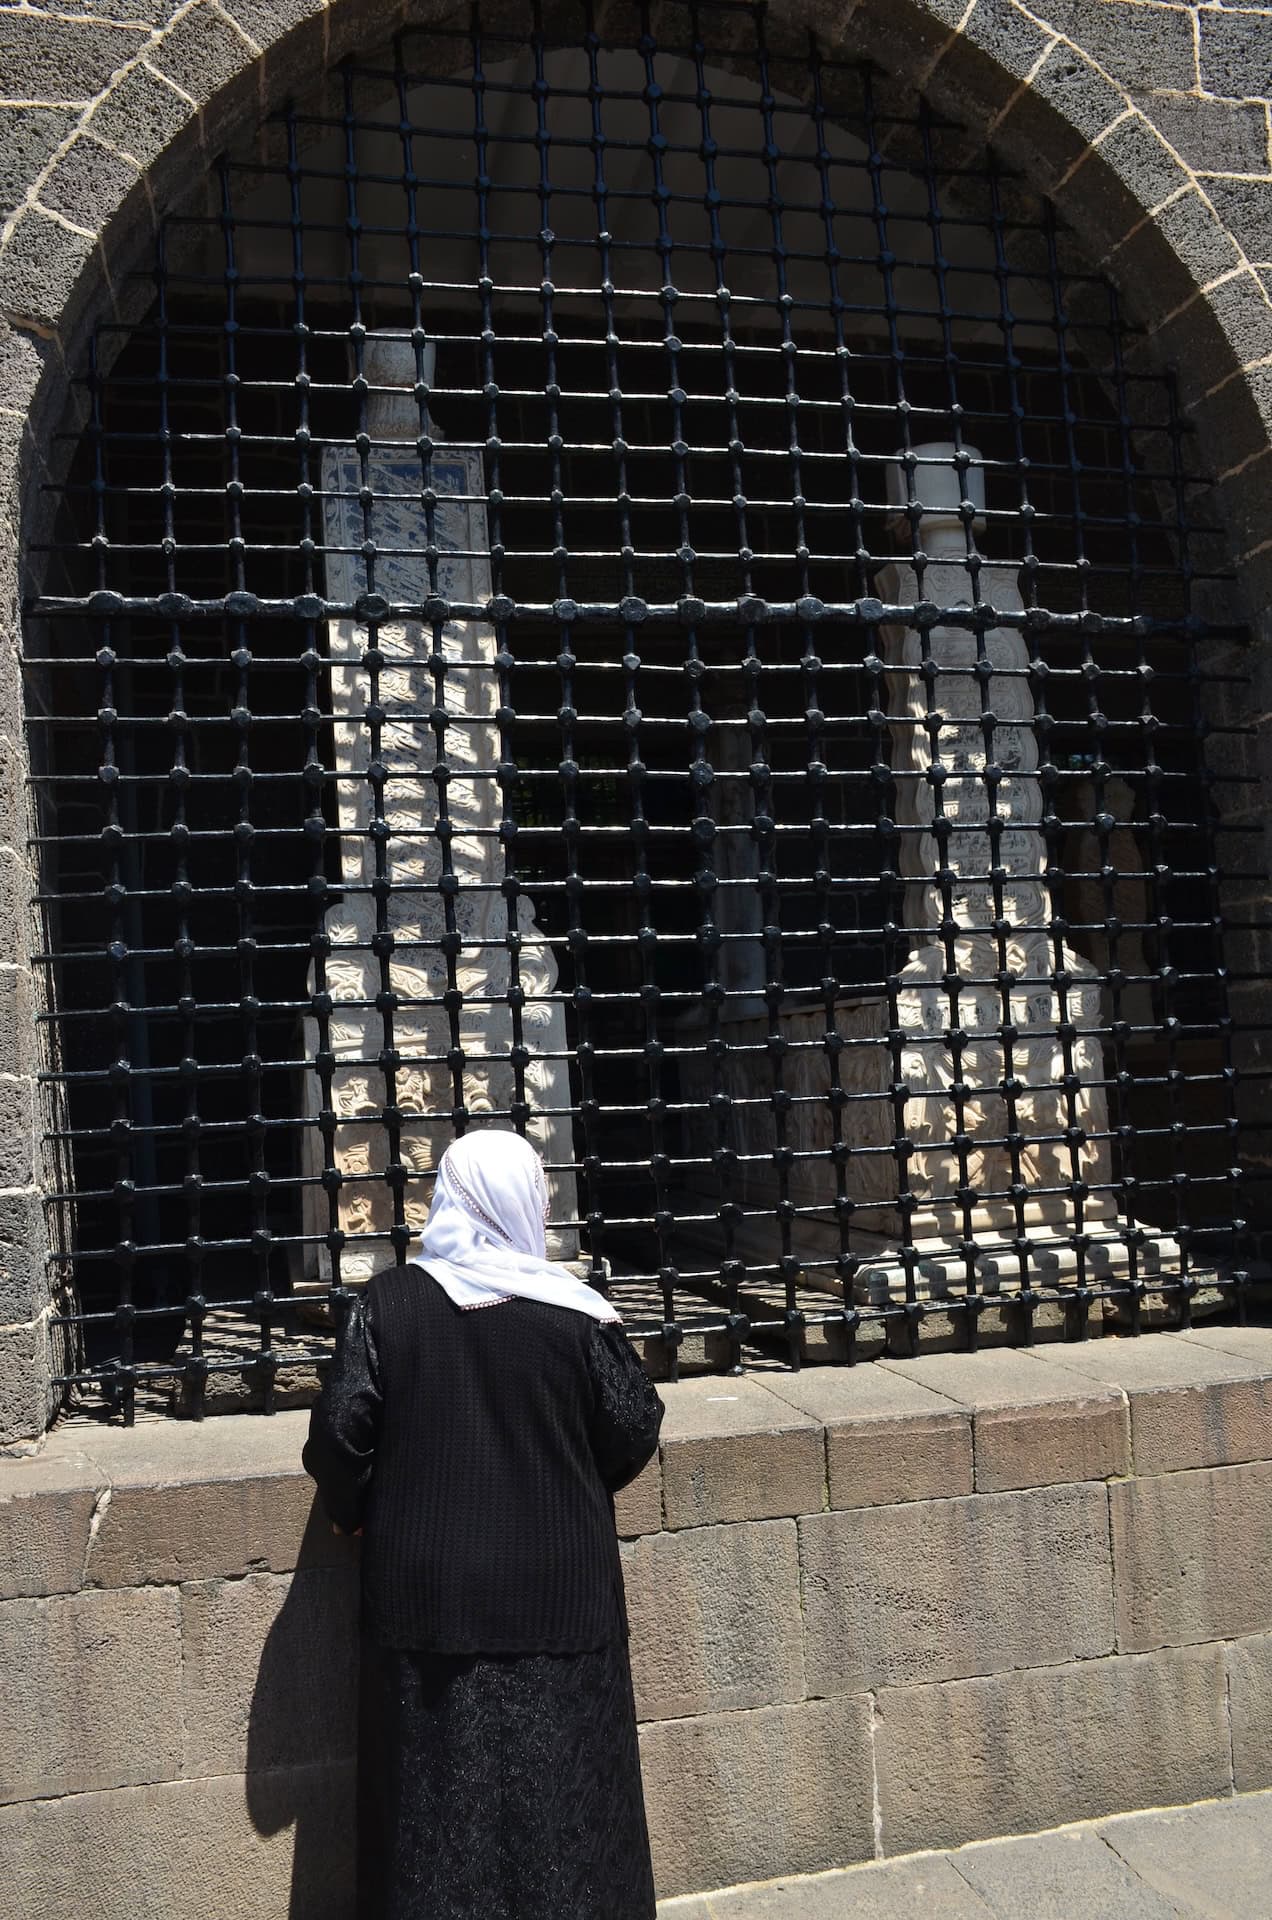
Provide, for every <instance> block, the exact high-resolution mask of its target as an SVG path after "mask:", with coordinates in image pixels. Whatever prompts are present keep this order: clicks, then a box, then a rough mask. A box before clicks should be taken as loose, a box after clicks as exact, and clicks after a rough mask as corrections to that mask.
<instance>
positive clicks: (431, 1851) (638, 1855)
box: [358, 1640, 654, 1920]
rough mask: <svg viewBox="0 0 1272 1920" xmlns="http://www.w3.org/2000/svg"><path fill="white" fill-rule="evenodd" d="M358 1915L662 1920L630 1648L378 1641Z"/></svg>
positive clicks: (361, 1814)
mask: <svg viewBox="0 0 1272 1920" xmlns="http://www.w3.org/2000/svg"><path fill="white" fill-rule="evenodd" d="M360 1699H361V1704H360V1724H359V1742H358V1920H478V1916H480V1920H653V1914H654V1883H653V1874H652V1871H651V1868H650V1861H649V1835H648V1833H647V1831H646V1827H645V1806H644V1799H643V1796H642V1793H641V1781H640V1758H639V1755H638V1752H637V1746H636V1710H635V1706H634V1703H633V1700H632V1682H631V1669H630V1667H629V1664H628V1659H627V1649H626V1647H625V1646H622V1645H615V1646H610V1647H604V1648H602V1649H601V1650H600V1651H598V1652H595V1653H569V1654H552V1653H535V1654H520V1655H507V1656H497V1657H486V1656H472V1655H468V1656H459V1655H451V1654H436V1653H404V1652H398V1651H395V1650H394V1649H393V1648H389V1647H381V1646H378V1645H375V1644H373V1643H372V1642H370V1641H366V1640H364V1642H363V1649H362V1686H361V1696H360Z"/></svg>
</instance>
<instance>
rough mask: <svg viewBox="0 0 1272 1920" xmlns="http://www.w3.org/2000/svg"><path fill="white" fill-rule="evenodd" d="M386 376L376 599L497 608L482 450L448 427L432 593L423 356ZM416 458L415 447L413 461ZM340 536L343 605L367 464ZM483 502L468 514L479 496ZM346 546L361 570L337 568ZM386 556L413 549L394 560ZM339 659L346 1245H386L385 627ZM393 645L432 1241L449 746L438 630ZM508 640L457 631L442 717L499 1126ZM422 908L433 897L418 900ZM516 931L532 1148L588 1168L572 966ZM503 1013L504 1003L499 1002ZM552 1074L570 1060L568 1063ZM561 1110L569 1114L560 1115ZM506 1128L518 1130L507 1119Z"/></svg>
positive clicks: (480, 1065)
mask: <svg viewBox="0 0 1272 1920" xmlns="http://www.w3.org/2000/svg"><path fill="white" fill-rule="evenodd" d="M364 368H365V372H366V377H367V379H368V380H369V382H370V383H371V385H372V386H373V387H378V388H381V389H384V388H389V389H396V391H388V392H385V391H380V392H373V393H372V394H371V395H370V396H369V398H368V401H367V431H368V432H369V434H370V436H371V438H372V441H373V443H374V444H373V447H372V451H371V453H370V456H369V465H370V482H371V486H372V489H373V491H374V495H375V500H374V507H373V521H372V536H373V538H374V540H375V542H376V546H377V549H378V557H377V561H376V568H375V590H376V591H377V592H378V593H381V594H383V595H384V596H385V598H386V599H388V600H391V601H399V602H402V601H405V602H419V601H423V600H424V599H426V598H427V597H428V595H429V593H430V591H434V590H435V591H437V592H439V593H441V594H442V595H443V596H445V597H446V598H448V599H451V600H458V601H468V602H473V603H477V604H481V603H482V602H484V601H486V600H488V599H489V597H490V591H491V586H490V563H489V560H488V559H487V558H486V552H487V548H488V544H489V541H488V535H487V530H486V511H485V506H484V504H483V496H484V493H485V479H484V474H483V464H482V458H481V455H480V453H479V452H477V451H476V450H468V449H463V448H451V447H448V446H446V445H445V444H444V443H443V441H442V435H441V434H440V433H439V431H438V429H437V426H436V423H433V424H432V427H431V431H432V436H433V439H434V440H435V441H436V442H438V443H439V444H438V449H437V451H436V453H435V454H434V455H433V457H432V461H431V470H430V480H431V484H432V486H433V487H434V488H435V489H436V492H437V494H438V495H439V499H438V503H437V506H436V508H435V510H434V523H433V537H434V542H435V544H436V546H437V547H438V548H440V549H441V550H442V551H441V557H440V560H439V562H438V570H437V582H436V588H435V589H434V588H433V586H432V585H431V583H430V573H429V565H428V560H427V557H426V555H425V552H424V548H425V545H426V541H427V519H426V513H425V507H424V504H423V501H422V500H421V497H420V496H421V490H422V483H423V476H422V471H421V466H420V459H419V455H418V452H417V450H416V446H415V442H416V439H417V436H418V434H419V430H420V427H419V409H418V406H417V403H416V400H415V398H414V386H415V379H416V362H415V351H414V348H413V346H412V344H411V341H410V339H409V338H408V337H405V336H402V335H393V334H372V335H371V336H370V337H369V338H368V341H367V345H366V348H365V354H364ZM396 443H401V444H400V446H399V445H398V444H396ZM322 482H323V491H324V494H325V496H326V499H325V526H326V538H327V543H328V553H327V562H326V565H327V594H328V597H329V598H330V599H333V600H350V601H352V600H356V599H357V598H358V596H359V595H360V594H361V593H363V592H364V591H365V587H366V575H365V570H364V563H363V561H362V559H361V557H360V554H359V552H358V549H359V548H360V547H361V544H362V541H363V539H364V537H365V528H364V521H363V513H362V507H361V504H360V502H359V500H358V497H357V496H358V490H359V488H360V487H361V486H362V485H363V472H362V464H361V461H360V458H359V455H358V453H357V451H356V449H354V448H351V447H339V446H336V447H329V448H327V449H326V450H325V451H324V454H323V460H322ZM465 495H467V496H469V497H468V498H467V499H465V498H463V497H462V496H465ZM336 547H341V548H345V549H353V551H352V552H349V551H345V552H337V551H333V550H332V549H334V548H336ZM386 549H398V550H399V551H397V552H392V553H390V552H386ZM328 644H329V650H330V658H331V668H330V684H331V713H332V725H333V732H334V736H335V770H336V773H337V775H338V787H337V793H338V802H337V804H338V816H339V827H340V834H341V840H340V848H341V859H340V875H341V881H342V882H343V884H344V885H345V886H346V887H348V888H350V889H359V890H357V891H352V890H351V891H349V892H347V893H346V894H345V895H344V898H343V899H342V900H341V902H340V903H339V904H338V905H336V906H334V907H332V908H331V909H330V910H329V911H328V914H327V917H326V929H327V932H328V933H329V934H330V935H331V939H332V942H333V949H332V953H331V956H330V958H329V959H328V961H327V965H326V983H327V988H328V991H329V992H330V993H331V995H332V997H333V1000H334V1002H335V1005H334V1008H333V1011H332V1013H331V1016H330V1029H329V1031H330V1045H331V1048H332V1050H333V1051H334V1053H335V1056H336V1062H337V1065H336V1069H335V1074H334V1081H333V1092H332V1102H333V1106H334V1108H335V1111H336V1113H337V1115H338V1126H337V1132H336V1141H335V1160H336V1164H337V1166H338V1167H339V1168H340V1170H341V1171H342V1173H344V1174H345V1175H346V1176H349V1177H350V1178H349V1179H348V1180H347V1181H346V1184H345V1186H344V1187H343V1189H342V1191H341V1194H340V1201H339V1220H340V1225H341V1227H342V1228H343V1229H344V1231H345V1232H346V1233H348V1234H350V1235H353V1236H357V1235H360V1234H366V1233H371V1232H376V1231H383V1230H384V1229H385V1228H387V1227H388V1226H390V1225H391V1224H392V1219H393V1205H392V1195H391V1193H390V1192H389V1189H388V1188H387V1186H385V1185H384V1184H383V1183H382V1182H381V1181H379V1180H376V1179H374V1178H372V1179H365V1178H363V1179H361V1180H359V1179H358V1178H357V1176H360V1175H361V1176H366V1175H375V1174H378V1173H380V1172H382V1171H383V1169H384V1167H385V1164H386V1148H387V1134H386V1132H385V1129H384V1127H383V1126H382V1124H381V1122H380V1110H381V1107H382V1105H383V1102H384V1098H385V1088H384V1076H383V1074H382V1072H381V1071H380V1069H379V1068H378V1067H377V1066H375V1065H371V1064H368V1062H369V1061H372V1060H373V1059H374V1056H375V1055H376V1053H377V1052H378V1051H379V1049H380V1048H381V1047H382V1046H383V1044H384V1025H383V1019H382V1016H381V1014H380V1013H379V1012H378V1011H377V1009H376V1008H375V1006H374V1004H370V1005H368V1004H367V1003H368V1002H373V1001H374V997H375V995H376V993H377V992H378V991H379V989H380V962H379V959H378V958H377V957H376V956H375V955H373V954H372V953H371V952H370V951H368V946H369V942H370V940H371V938H372V936H373V934H374V933H375V931H376V925H377V922H376V903H375V901H374V899H373V897H372V895H371V893H370V891H364V890H361V889H369V886H370V883H371V881H372V880H373V878H374V874H375V852H374V848H373V846H372V843H371V841H370V839H369V838H368V837H367V829H368V827H369V826H370V824H371V822H372V821H373V819H374V818H375V807H374V796H373V789H372V786H371V783H370V781H369V779H368V778H367V777H366V776H367V770H368V766H369V763H370V757H371V755H370V748H371V730H370V726H369V723H368V720H367V707H368V704H369V702H370V698H371V685H372V683H371V676H370V673H369V671H368V669H367V667H366V666H365V665H364V664H363V659H364V655H365V652H366V649H367V646H368V644H369V636H368V631H367V628H366V627H365V626H363V625H361V624H360V623H359V622H357V621H355V620H352V619H342V620H333V621H331V622H330V623H329V626H328ZM376 644H377V646H378V648H379V650H380V652H381V653H382V654H383V655H384V656H386V663H385V665H384V666H383V667H382V668H381V670H380V674H379V684H378V689H377V692H378V698H379V703H380V705H381V706H382V707H383V708H385V709H386V717H385V719H384V721H383V724H382V728H381V739H380V761H381V763H382V764H383V766H384V767H385V768H386V769H387V775H388V777H387V780H386V783H385V788H384V806H383V813H384V819H385V821H386V823H387V825H388V827H389V829H390V838H389V841H388V866H389V871H390V874H391V877H392V880H393V881H394V883H395V886H396V888H397V889H398V890H397V891H395V892H394V893H392V894H391V895H390V897H389V903H388V924H389V927H390V928H391V930H392V932H393V934H394V936H395V938H396V941H397V943H398V945H397V947H396V949H395V951H394V952H393V954H392V957H391V959H390V962H389V972H390V983H391V987H392V990H393V991H394V992H395V993H396V994H398V995H399V996H400V997H401V999H400V1005H399V1009H398V1011H397V1012H396V1013H395V1015H394V1019H393V1028H394V1035H393V1037H394V1044H395V1046H396V1048H397V1049H398V1050H399V1052H400V1053H401V1054H402V1055H403V1056H404V1057H405V1058H404V1064H403V1065H402V1066H401V1067H400V1068H399V1069H398V1071H397V1074H396V1097H397V1102H398V1105H399V1106H400V1107H401V1108H402V1109H403V1111H404V1113H405V1114H406V1115H408V1116H409V1118H408V1119H407V1120H406V1121H405V1123H404V1125H403V1130H402V1159H403V1161H404V1162H405V1163H406V1165H407V1166H408V1167H409V1169H410V1170H411V1172H410V1176H409V1178H408V1185H407V1190H406V1218H407V1223H408V1225H410V1226H412V1227H414V1228H416V1229H417V1230H418V1227H419V1226H420V1224H421V1222H422V1220H423V1218H424V1216H425V1215H426V1214H427V1211H428V1204H429V1199H430V1197H431V1192H432V1182H431V1181H429V1180H426V1179H424V1178H422V1177H418V1176H423V1175H425V1174H426V1173H428V1172H430V1171H431V1170H432V1168H433V1167H434V1166H435V1165H436V1163H437V1160H438V1158H439V1157H440V1155H441V1152H442V1150H443V1149H444V1147H445V1146H446V1144H447V1143H448V1141H449V1140H450V1139H451V1137H452V1126H451V1121H450V1118H449V1114H450V1109H451V1108H452V1106H453V1105H454V1104H455V1092H454V1078H453V1072H452V1068H451V1066H450V1065H449V1064H448V1063H447V1061H446V1058H445V1056H446V1054H447V1052H448V1050H449V1049H450V1047H451V1044H452V1029H451V1018H450V1014H449V1013H448V1012H447V1010H446V1009H445V1008H444V1007H443V1006H442V1004H441V995H442V994H443V992H444V991H445V990H446V988H447V986H448V985H449V978H448V970H447V961H446V958H445V956H444V955H443V954H442V953H441V952H439V951H438V950H437V948H436V946H435V945H434V946H426V947H421V948H412V947H411V946H410V944H409V943H410V942H412V941H428V942H436V941H437V939H438V937H439V935H440V934H441V933H442V932H443V930H444V926H445V914H444V905H443V898H442V894H441V892H440V890H439V884H438V883H439V881H440V880H441V877H442V873H443V861H442V843H441V841H440V840H439V838H438V836H437V831H436V829H437V825H438V788H437V784H436V782H435V781H434V779H433V778H432V774H433V769H434V766H435V764H436V759H437V741H436V734H435V731H434V728H433V726H432V724H431V722H430V719H429V714H430V710H431V709H432V708H433V707H434V706H435V705H436V702H437V685H436V679H435V675H434V672H433V669H432V667H431V665H430V664H429V662H430V656H431V655H432V653H433V629H432V627H431V625H430V624H428V623H421V622H418V621H412V620H404V621H395V622H386V623H385V624H383V625H381V626H380V627H379V628H378V630H377V638H376ZM495 651H496V638H495V632H494V629H493V628H492V627H491V626H490V625H489V624H488V623H487V622H485V621H483V620H474V619H467V620H465V619H456V620H451V621H449V622H448V623H447V625H446V627H445V628H444V630H443V634H442V652H443V654H444V656H445V659H446V662H447V667H448V671H447V672H446V673H445V675H444V677H443V685H442V699H443V702H444V705H445V707H446V711H447V713H448V715H453V716H454V718H453V719H451V720H449V721H448V724H447V727H446V733H445V749H444V750H445V756H446V760H447V762H448V764H449V766H450V768H451V770H452V772H451V779H450V781H449V783H448V786H447V790H446V810H447V816H448V818H449V822H450V827H451V835H452V837H451V842H450V848H451V863H452V868H453V871H454V873H455V875H456V876H457V878H458V881H459V888H458V892H457V894H456V895H455V923H456V926H457V927H458V929H459V931H460V933H461V936H462V940H463V946H462V951H461V953H460V954H459V956H458V959H457V960H456V962H455V984H456V985H457V986H458V987H459V988H460V990H461V991H462V993H463V995H464V1004H463V1006H462V1008H461V1010H460V1012H459V1037H460V1045H461V1047H462V1048H463V1051H464V1055H465V1064H464V1067H463V1101H464V1104H465V1106H466V1107H467V1109H468V1111H469V1112H470V1113H471V1114H473V1115H474V1116H476V1117H477V1119H478V1120H480V1118H481V1116H482V1115H489V1114H495V1113H498V1112H499V1111H501V1110H502V1111H503V1112H505V1113H506V1111H507V1109H508V1106H509V1103H510V1102H511V1101H512V1100H513V1099H514V1098H515V1078H514V1070H513V1067H512V1064H511V1062H510V1059H509V1054H510V1050H511V1048H512V1046H513V1044H514V1031H513V1015H512V1010H511V1008H510V1007H509V1006H508V1005H507V1002H506V999H505V998H504V996H506V994H507V992H508V988H509V985H510V984H511V978H512V972H511V967H512V963H511V960H510V956H509V953H508V949H507V946H506V944H505V935H506V933H507V931H508V907H507V904H506V902H505V900H504V898H503V896H502V894H501V893H500V891H499V883H500V881H501V879H502V876H503V852H502V847H501V843H500V841H499V839H498V838H497V830H498V827H499V823H500V817H501V800H500V790H499V786H498V784H497V782H496V780H495V779H494V777H493V776H494V770H495V767H496V766H497V764H498V761H499V758H500V750H499V749H500V740H499V728H498V724H497V721H496V718H495V714H496V709H497V708H498V706H499V682H498V675H497V672H496V668H495V664H494V655H495ZM414 889H418V891H417V890H414ZM515 930H516V932H518V933H519V934H520V937H521V951H520V955H519V958H518V960H517V980H518V982H519V984H520V986H521V987H522V988H523V989H524V991H525V993H526V995H527V1003H526V1005H525V1008H524V1011H523V1014H522V1026H523V1037H524V1043H525V1045H526V1047H527V1049H528V1050H529V1052H530V1055H531V1058H530V1061H529V1064H528V1065H527V1066H526V1067H525V1069H524V1073H525V1093H526V1099H527V1100H528V1102H529V1103H530V1105H531V1109H532V1117H531V1120H530V1123H529V1126H528V1134H529V1137H530V1139H531V1140H532V1141H533V1142H534V1144H535V1146H536V1147H537V1148H538V1149H539V1151H540V1152H541V1153H542V1154H543V1155H544V1157H545V1159H547V1160H548V1161H549V1163H551V1162H557V1163H560V1162H567V1163H568V1162H569V1161H571V1160H572V1159H573V1157H574V1155H573V1144H572V1142H573V1134H572V1127H571V1121H570V1118H569V1114H568V1108H569V1105H570V1083H569V1072H568V1067H567V1063H566V1060H565V1058H564V1056H565V1051H566V1029H565V1015H564V1010H563V1008H562V1007H561V1005H560V1003H559V1002H555V1001H552V1000H551V999H550V998H549V997H548V996H550V995H551V994H552V992H553V989H554V988H555V986H556V981H557V968H556V962H555V960H554V958H553V955H552V953H551V951H550V949H549V948H548V946H547V945H546V944H545V942H544V940H543V938H542V935H541V934H540V931H539V929H538V927H537V926H536V924H535V919H534V912H533V907H532V904H531V902H530V901H529V900H528V899H527V898H526V897H525V896H524V895H522V896H521V897H520V898H519V900H518V902H517V907H516V921H515ZM492 1002H493V1004H490V1003H492ZM305 1044H306V1050H307V1052H308V1053H309V1054H310V1055H311V1056H312V1055H313V1053H314V1052H315V1051H316V1050H317V1048H318V1045H319V1027H318V1023H317V1021H316V1020H312V1019H311V1020H307V1021H306V1022H305ZM545 1056H556V1057H553V1058H548V1057H545ZM307 1086H308V1097H307V1106H308V1111H309V1113H310V1115H311V1116H312V1115H314V1114H316V1113H317V1111H318V1108H319V1105H320V1086H319V1080H318V1075H317V1073H316V1072H311V1073H309V1074H308V1075H307ZM552 1109H555V1110H557V1111H556V1112H555V1113H554V1112H552V1111H550V1110H552ZM499 1124H502V1125H505V1126H506V1125H508V1124H509V1123H508V1121H507V1120H506V1119H505V1120H503V1121H501V1122H499ZM322 1167H323V1152H322V1141H321V1138H320V1136H319V1134H318V1131H317V1129H316V1128H310V1129H308V1130H307V1133H306V1156H305V1170H306V1173H307V1174H309V1175H310V1176H311V1177H313V1176H316V1175H318V1174H320V1173H321V1171H322ZM549 1193H550V1197H551V1215H550V1218H551V1220H552V1222H554V1223H560V1222H563V1221H569V1220H572V1219H573V1218H574V1217H575V1214H576V1206H577V1203H576V1193H575V1179H574V1175H573V1174H572V1173H568V1172H567V1173H563V1172H557V1173H555V1174H553V1173H549ZM304 1214H305V1231H306V1233H307V1234H322V1233H325V1232H326V1231H327V1228H328V1223H329V1209H328V1200H327V1195H326V1194H325V1193H324V1192H323V1191H321V1190H320V1189H318V1188H313V1187H309V1188H306V1190H305V1210H304ZM550 1243H551V1245H552V1248H553V1251H554V1252H555V1253H556V1254H557V1256H558V1257H561V1258H567V1259H568V1258H573V1257H574V1256H575V1255H576V1254H577V1250H578V1249H577V1234H576V1233H575V1232H574V1230H573V1229H562V1228H561V1227H560V1226H559V1225H558V1226H557V1228H556V1231H555V1232H553V1233H552V1234H551V1235H550ZM306 1254H307V1258H306V1260H305V1263H304V1269H305V1281H306V1282H308V1283H309V1284H310V1285H325V1284H326V1282H327V1279H328V1277H329V1261H328V1257H327V1254H326V1251H325V1249H322V1248H319V1247H317V1246H311V1247H308V1248H307V1249H306ZM389 1258H391V1254H390V1250H389V1246H388V1243H387V1242H386V1241H384V1240H369V1241H366V1242H364V1243H363V1244H362V1245H359V1244H358V1243H357V1240H356V1238H355V1240H354V1242H353V1244H352V1245H350V1246H349V1247H348V1248H347V1249H346V1251H345V1253H344V1255H343V1256H342V1261H341V1267H342V1273H343V1276H344V1278H345V1279H347V1280H357V1279H360V1278H364V1277H366V1276H367V1275H369V1274H370V1273H372V1272H373V1271H375V1269H376V1268H377V1267H380V1266H383V1265H384V1264H385V1263H386V1261H387V1260H388V1259H389Z"/></svg>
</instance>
